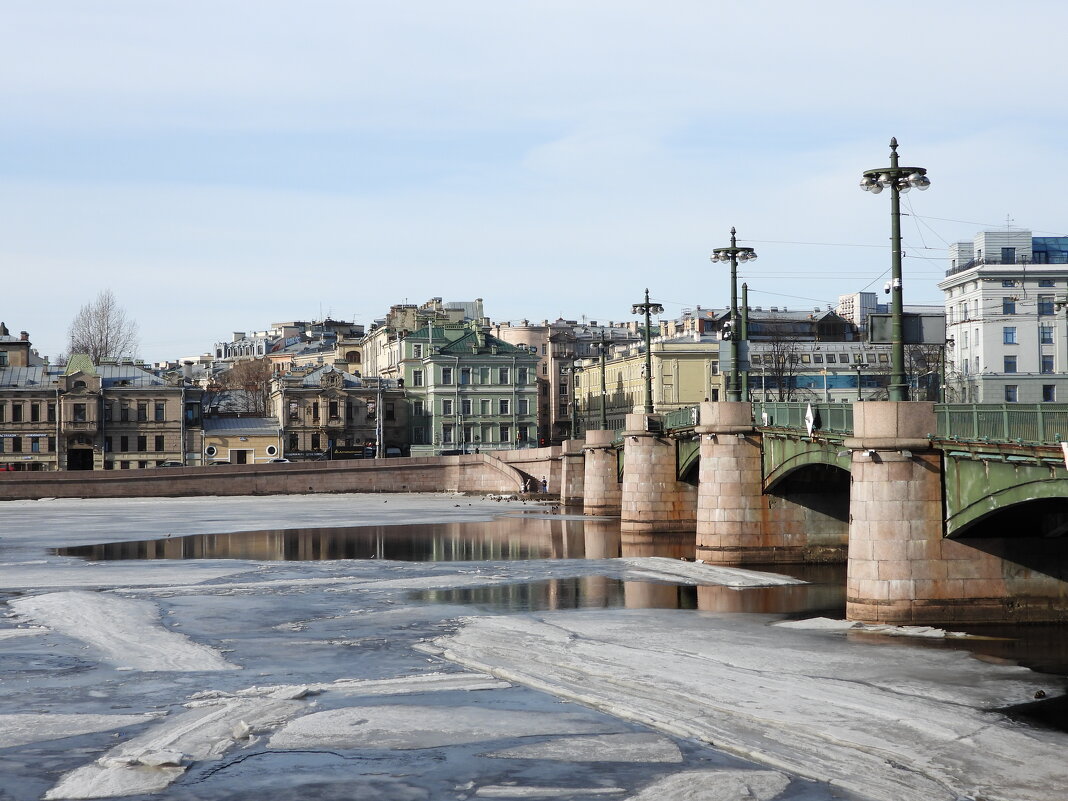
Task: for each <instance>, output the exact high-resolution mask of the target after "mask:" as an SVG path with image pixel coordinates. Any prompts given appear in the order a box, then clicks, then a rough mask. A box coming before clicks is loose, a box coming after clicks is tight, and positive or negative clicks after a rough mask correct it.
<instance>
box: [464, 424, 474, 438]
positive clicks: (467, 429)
mask: <svg viewBox="0 0 1068 801" xmlns="http://www.w3.org/2000/svg"><path fill="white" fill-rule="evenodd" d="M474 436H475V432H474V429H473V428H472V427H471V426H464V430H463V438H464V439H463V441H464V442H473V441H474Z"/></svg>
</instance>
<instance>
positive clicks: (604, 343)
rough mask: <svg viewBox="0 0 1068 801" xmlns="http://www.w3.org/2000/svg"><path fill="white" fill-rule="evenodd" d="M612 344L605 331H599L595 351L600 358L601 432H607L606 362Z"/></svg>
mask: <svg viewBox="0 0 1068 801" xmlns="http://www.w3.org/2000/svg"><path fill="white" fill-rule="evenodd" d="M611 344H612V339H611V338H610V337H609V336H608V334H606V333H605V330H604V329H603V328H602V329H601V338H600V339H598V340H597V342H596V345H597V350H598V351H599V352H600V356H601V431H607V430H608V381H607V377H606V374H607V360H608V347H609V346H610V345H611Z"/></svg>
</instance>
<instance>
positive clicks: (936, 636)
mask: <svg viewBox="0 0 1068 801" xmlns="http://www.w3.org/2000/svg"><path fill="white" fill-rule="evenodd" d="M775 625H776V626H782V627H783V628H784V629H802V630H808V631H859V632H862V633H865V634H885V635H887V636H889V637H920V638H923V639H928V640H947V639H962V638H965V637H968V636H970V635H968V634H966V633H965V632H963V631H946V630H945V629H940V628H937V627H935V626H891V625H884V624H878V623H861V622H860V621H857V620H834V619H832V618H827V617H812V618H806V619H805V620H782V621H779V622H778V623H776V624H775Z"/></svg>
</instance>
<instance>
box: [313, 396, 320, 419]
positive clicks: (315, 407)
mask: <svg viewBox="0 0 1068 801" xmlns="http://www.w3.org/2000/svg"><path fill="white" fill-rule="evenodd" d="M311 416H312V420H313V421H315V420H318V419H319V401H313V402H312V405H311Z"/></svg>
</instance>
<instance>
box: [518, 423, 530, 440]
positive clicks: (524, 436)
mask: <svg viewBox="0 0 1068 801" xmlns="http://www.w3.org/2000/svg"><path fill="white" fill-rule="evenodd" d="M515 438H516V439H517V440H518V441H519V442H526V441H527V440H528V439H530V436H529V434H528V430H527V427H526V426H518V427H517V428H516V430H515Z"/></svg>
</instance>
